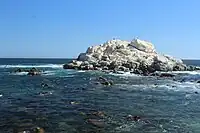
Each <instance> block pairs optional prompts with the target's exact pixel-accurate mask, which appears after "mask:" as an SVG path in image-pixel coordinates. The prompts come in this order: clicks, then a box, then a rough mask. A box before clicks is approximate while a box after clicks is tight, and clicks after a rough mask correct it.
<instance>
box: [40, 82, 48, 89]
mask: <svg viewBox="0 0 200 133" xmlns="http://www.w3.org/2000/svg"><path fill="white" fill-rule="evenodd" d="M41 86H42V87H43V88H45V87H49V85H48V84H46V83H42V84H41Z"/></svg>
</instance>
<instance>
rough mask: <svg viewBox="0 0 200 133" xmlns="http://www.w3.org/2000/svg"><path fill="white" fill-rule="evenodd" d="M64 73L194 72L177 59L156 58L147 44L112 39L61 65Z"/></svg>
mask: <svg viewBox="0 0 200 133" xmlns="http://www.w3.org/2000/svg"><path fill="white" fill-rule="evenodd" d="M63 68H64V69H77V70H100V71H110V72H116V73H117V72H130V73H134V74H141V75H149V74H152V73H154V72H156V71H162V72H168V71H194V70H199V68H198V67H195V66H187V65H186V64H184V63H183V61H182V60H181V59H177V58H174V57H172V56H169V55H164V54H160V53H158V52H157V51H156V49H155V47H154V45H153V44H152V43H150V42H147V41H143V40H139V39H134V40H132V41H131V42H129V41H122V40H118V39H113V40H110V41H107V42H105V43H104V44H101V45H99V46H91V47H89V48H88V49H87V51H86V52H85V53H81V54H80V55H79V56H78V58H77V59H76V60H73V61H72V62H70V63H67V64H65V65H63Z"/></svg>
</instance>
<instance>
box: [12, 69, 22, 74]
mask: <svg viewBox="0 0 200 133" xmlns="http://www.w3.org/2000/svg"><path fill="white" fill-rule="evenodd" d="M14 72H15V73H17V72H23V70H22V69H21V68H18V69H16V70H15V71H14Z"/></svg>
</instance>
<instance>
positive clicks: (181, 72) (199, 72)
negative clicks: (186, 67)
mask: <svg viewBox="0 0 200 133" xmlns="http://www.w3.org/2000/svg"><path fill="white" fill-rule="evenodd" d="M165 73H166V72H165ZM168 73H174V74H190V75H197V74H198V75H200V71H172V72H168Z"/></svg>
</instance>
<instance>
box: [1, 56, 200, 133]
mask: <svg viewBox="0 0 200 133" xmlns="http://www.w3.org/2000/svg"><path fill="white" fill-rule="evenodd" d="M69 61H70V60H69V59H0V133H14V132H15V131H16V130H20V131H27V130H29V129H32V128H34V127H41V128H43V129H44V130H45V132H46V133H199V132H200V84H198V83H197V81H198V80H199V79H200V72H198V71H196V72H176V73H175V74H176V77H175V78H174V79H168V78H157V77H143V76H138V75H132V74H112V73H110V74H105V73H102V72H98V71H76V70H64V69H62V65H63V64H64V63H67V62H69ZM186 63H189V64H195V65H200V61H186ZM32 67H35V68H38V69H40V70H42V71H43V72H42V74H41V75H40V76H27V73H23V72H22V73H13V71H14V70H15V69H17V68H32ZM100 76H103V77H105V78H107V79H109V80H112V81H113V82H114V85H112V86H104V85H101V84H97V82H98V80H97V78H98V77H100ZM42 84H47V85H48V86H46V87H44V86H42ZM98 111H101V112H104V115H105V116H104V117H103V118H96V117H95V119H101V120H102V122H101V123H100V124H101V126H98V125H97V124H96V125H95V124H94V123H91V122H89V121H88V120H89V119H94V117H93V116H92V114H93V113H94V112H98ZM130 115H131V116H139V117H140V119H139V120H137V121H135V120H128V119H127V116H130Z"/></svg>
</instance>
